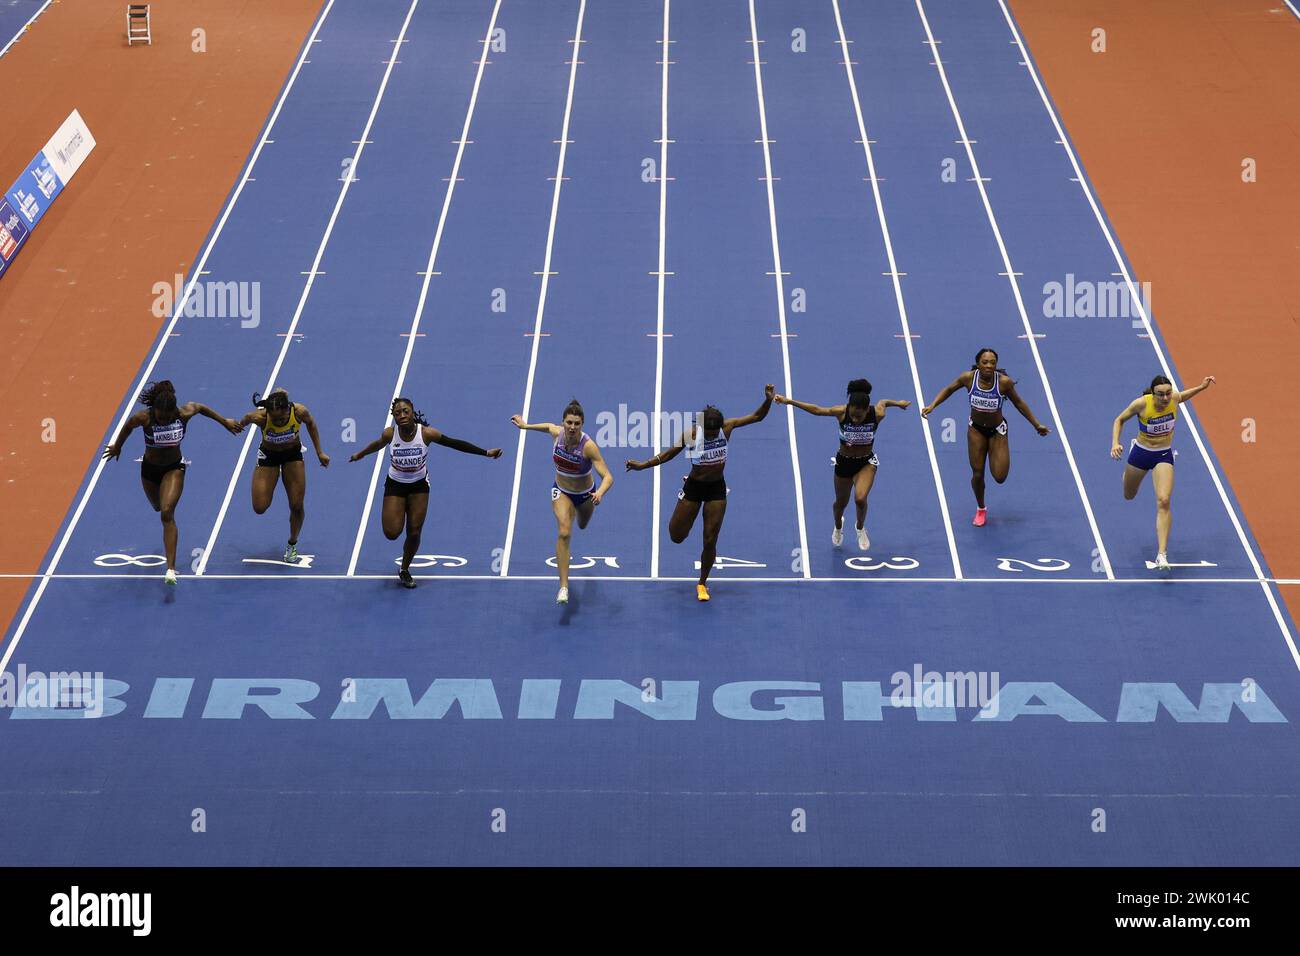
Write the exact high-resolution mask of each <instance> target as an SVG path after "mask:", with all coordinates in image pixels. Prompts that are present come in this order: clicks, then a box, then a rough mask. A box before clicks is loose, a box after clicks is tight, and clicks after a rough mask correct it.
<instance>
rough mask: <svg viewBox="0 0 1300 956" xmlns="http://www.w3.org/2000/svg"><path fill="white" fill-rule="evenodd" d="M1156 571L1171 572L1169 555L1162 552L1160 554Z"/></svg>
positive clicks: (1157, 558)
mask: <svg viewBox="0 0 1300 956" xmlns="http://www.w3.org/2000/svg"><path fill="white" fill-rule="evenodd" d="M1156 570H1157V571H1168V570H1169V555H1167V554H1165V553H1164V552H1163V551H1161V552H1160V553H1159V554H1157V555H1156Z"/></svg>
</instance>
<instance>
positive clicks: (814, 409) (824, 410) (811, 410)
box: [775, 395, 844, 416]
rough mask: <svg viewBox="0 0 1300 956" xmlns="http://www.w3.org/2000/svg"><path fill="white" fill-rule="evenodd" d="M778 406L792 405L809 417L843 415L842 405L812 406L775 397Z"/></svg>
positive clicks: (808, 403) (779, 396)
mask: <svg viewBox="0 0 1300 956" xmlns="http://www.w3.org/2000/svg"><path fill="white" fill-rule="evenodd" d="M775 400H776V403H777V404H778V405H793V406H794V407H795V408H798V409H801V410H803V411H805V412H807V413H808V414H809V415H837V416H838V415H843V414H844V406H843V405H830V406H826V405H814V404H813V403H812V402H801V401H799V400H798V399H795V398H789V397H787V396H785V395H777V396H775Z"/></svg>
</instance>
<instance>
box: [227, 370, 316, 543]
mask: <svg viewBox="0 0 1300 956" xmlns="http://www.w3.org/2000/svg"><path fill="white" fill-rule="evenodd" d="M253 404H254V405H256V406H257V407H256V408H255V409H254V410H253V411H251V412H249V413H248V414H247V415H245V416H244V418H243V421H241V422H240V424H241V425H256V426H257V427H258V428H260V429H261V430H262V444H261V445H260V446H259V447H258V449H257V467H256V468H254V469H253V510H254V511H255V512H257V513H258V514H265V513H266V509H267V508H269V507H271V497H272V495H274V494H275V484H276V482H277V481H283V482H284V493H285V494H286V495H288V496H289V543H288V544H287V545H286V546H285V549H284V561H285V563H286V564H297V563H298V561H299V558H298V532H299V531H301V530H302V519H303V516H304V512H303V507H302V501H303V497H304V496H305V495H306V493H307V466H306V465H305V464H303V460H302V440H301V439H300V437H299V435H298V426H299V425H306V426H307V433H308V434H309V435H311V443H312V445H313V447H315V449H316V458H317V460H318V461H319V462H320V464H321V467H322V468H328V467H329V464H330V456H329V455H327V454H325V452H323V451H321V447H320V432H318V431H317V430H316V420H315V419H313V418H312V417H311V413H310V412H309V411H307V406H306V405H299V404H297V403H296V402H291V401H289V393H288V392H287V391H285V390H284V389H282V388H277V389H275V390H274V391H272V392H271V394H270V395H268V396H267V397H266V398H263V399H261V400H259V396H257V395H254V396H253Z"/></svg>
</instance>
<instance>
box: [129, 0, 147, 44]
mask: <svg viewBox="0 0 1300 956" xmlns="http://www.w3.org/2000/svg"><path fill="white" fill-rule="evenodd" d="M132 43H147V44H149V45H150V46H153V35H152V34H151V33H150V30H149V4H147V3H128V4H127V5H126V45H127V46H130V45H131V44H132Z"/></svg>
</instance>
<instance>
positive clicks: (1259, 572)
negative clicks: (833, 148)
mask: <svg viewBox="0 0 1300 956" xmlns="http://www.w3.org/2000/svg"><path fill="white" fill-rule="evenodd" d="M917 2H918V3H919V2H920V0H917ZM998 5H999V6H1000V7H1001V8H1002V16H1003V18H1004V19H1005V20H1006V21H1007V27H1008V28H1009V29H1010V30H1011V35H1012V36H1013V37H1014V38H1015V42H1016V46H1017V48H1018V49H1019V50H1020V58H1021V59H1022V60H1023V61H1024V63H1025V66H1026V67H1027V68H1028V69H1029V76H1030V78H1031V79H1032V80H1033V81H1034V86H1035V87H1037V88H1038V96H1039V98H1040V99H1041V100H1042V101H1043V108H1044V109H1046V110H1047V115H1048V116H1049V117H1050V118H1051V120H1052V125H1053V126H1054V127H1055V128H1056V134H1057V139H1058V140H1060V143H1061V148H1062V149H1064V150H1065V155H1066V156H1068V157H1069V159H1070V165H1071V166H1073V167H1074V174H1075V177H1076V178H1077V179H1078V181H1079V188H1080V189H1082V190H1083V194H1084V196H1085V197H1086V198H1087V200H1088V205H1090V206H1091V207H1092V212H1093V215H1094V216H1096V218H1097V225H1099V226H1101V231H1102V234H1103V235H1104V236H1105V237H1106V242H1107V244H1108V245H1109V246H1110V251H1111V253H1112V254H1113V255H1114V257H1115V263H1116V264H1117V265H1118V266H1119V270H1120V272H1121V273H1122V274H1123V276H1124V281H1125V282H1126V283H1127V284H1128V289H1129V296H1130V298H1131V300H1132V302H1133V303H1134V304H1136V306H1137V309H1138V314H1139V315H1141V316H1142V324H1143V325H1144V326H1145V327H1146V333H1147V340H1148V341H1149V342H1150V343H1151V347H1152V348H1153V349H1154V350H1155V353H1156V357H1157V358H1158V359H1159V360H1160V368H1161V369H1162V370H1163V371H1164V373H1165V375H1166V376H1167V377H1168V378H1169V380H1170V381H1171V382H1174V383H1175V385H1174V387H1175V388H1177V387H1178V385H1177V381H1178V380H1177V379H1176V378H1175V377H1174V373H1173V369H1171V368H1170V367H1169V360H1168V359H1167V358H1166V357H1165V353H1164V350H1163V349H1162V348H1161V347H1160V343H1159V341H1158V340H1157V339H1156V334H1155V329H1154V328H1152V326H1151V318H1150V316H1148V315H1147V313H1146V307H1145V306H1144V304H1143V301H1142V297H1141V296H1140V295H1139V294H1138V290H1137V286H1136V285H1135V284H1134V282H1133V277H1132V275H1130V274H1129V269H1128V264H1127V263H1126V262H1125V261H1124V257H1123V256H1122V255H1120V251H1119V246H1118V245H1117V244H1116V243H1115V237H1114V236H1113V235H1112V234H1111V231H1110V227H1109V226H1108V225H1106V219H1105V217H1104V216H1103V215H1102V214H1101V207H1100V206H1098V205H1097V200H1096V197H1094V196H1093V194H1092V189H1091V187H1089V185H1088V182H1087V179H1086V178H1085V177H1084V175H1083V168H1082V167H1081V166H1080V165H1079V160H1078V157H1076V156H1075V154H1074V150H1073V149H1072V148H1071V147H1070V143H1069V139H1068V138H1067V137H1066V135H1065V129H1064V127H1062V126H1061V120H1060V117H1058V116H1057V115H1056V110H1055V108H1054V107H1053V106H1052V103H1051V100H1049V99H1048V97H1047V90H1046V89H1045V88H1044V87H1043V83H1042V80H1041V79H1040V78H1039V76H1038V70H1037V69H1035V67H1034V65H1033V61H1032V60H1031V59H1030V58H1029V51H1028V50H1027V49H1025V44H1024V41H1023V40H1022V39H1021V36H1020V31H1019V30H1017V29H1016V25H1015V22H1014V21H1013V20H1012V18H1011V13H1010V11H1008V10H1007V5H1006V3H1004V2H1003V0H998ZM976 175H978V173H977V174H976ZM1184 411H1185V414H1186V420H1187V429H1188V431H1190V432H1191V434H1192V438H1193V440H1194V441H1195V442H1196V447H1197V448H1198V449H1199V450H1200V452H1201V458H1202V459H1203V460H1204V461H1205V467H1206V469H1207V470H1208V471H1209V473H1210V478H1211V479H1212V480H1213V481H1214V487H1215V488H1216V489H1217V490H1218V492H1219V500H1220V501H1222V502H1223V507H1224V509H1225V510H1226V511H1227V512H1228V517H1229V518H1230V519H1231V520H1232V526H1233V528H1235V529H1236V531H1237V538H1238V540H1239V541H1240V542H1241V547H1242V549H1243V550H1245V552H1246V557H1247V558H1249V559H1250V566H1251V567H1252V568H1253V569H1254V571H1255V579H1256V580H1257V581H1258V582H1259V585H1260V587H1261V588H1262V589H1263V590H1264V596H1265V597H1266V598H1267V599H1268V604H1269V607H1270V608H1272V610H1273V617H1274V619H1275V620H1276V621H1277V626H1278V628H1279V629H1280V630H1281V631H1282V637H1283V639H1284V640H1285V641H1286V645H1287V647H1288V648H1289V649H1290V651H1291V659H1292V660H1293V661H1294V662H1295V665H1296V667H1297V668H1300V650H1298V649H1297V648H1296V643H1295V640H1294V639H1293V638H1292V636H1291V629H1290V628H1289V627H1287V623H1286V617H1285V616H1284V615H1283V614H1282V609H1281V608H1280V607H1279V606H1278V603H1277V599H1276V598H1275V597H1274V595H1273V592H1272V590H1270V589H1269V586H1268V582H1269V580H1270V579H1269V578H1266V577H1265V576H1264V569H1263V568H1262V567H1260V563H1259V559H1258V558H1257V557H1256V556H1255V549H1254V548H1253V547H1252V546H1251V543H1250V539H1248V538H1247V537H1246V531H1245V529H1244V528H1243V527H1242V524H1241V520H1240V518H1239V517H1238V516H1237V509H1236V508H1235V507H1234V506H1233V504H1232V501H1231V500H1230V499H1229V498H1228V492H1227V490H1226V489H1225V488H1224V487H1223V481H1222V480H1221V478H1220V477H1219V472H1218V469H1216V468H1215V467H1214V463H1213V462H1212V461H1211V460H1210V453H1209V451H1208V450H1207V449H1206V447H1205V442H1204V441H1202V439H1201V432H1200V429H1199V428H1197V427H1196V420H1195V417H1194V416H1193V414H1192V410H1191V407H1190V406H1188V407H1187V408H1186V409H1185V410H1184ZM1272 580H1275V581H1278V583H1292V582H1290V581H1286V580H1285V579H1272Z"/></svg>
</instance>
